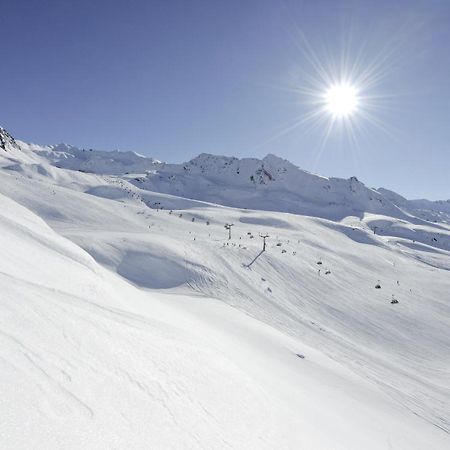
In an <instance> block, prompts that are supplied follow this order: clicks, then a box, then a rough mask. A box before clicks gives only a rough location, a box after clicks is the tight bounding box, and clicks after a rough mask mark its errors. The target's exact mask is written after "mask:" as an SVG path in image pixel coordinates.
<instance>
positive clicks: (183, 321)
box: [0, 130, 450, 450]
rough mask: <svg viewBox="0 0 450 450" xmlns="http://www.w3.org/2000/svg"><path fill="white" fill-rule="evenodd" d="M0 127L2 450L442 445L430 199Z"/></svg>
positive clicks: (449, 324) (447, 339) (441, 253)
mask: <svg viewBox="0 0 450 450" xmlns="http://www.w3.org/2000/svg"><path fill="white" fill-rule="evenodd" d="M0 133H1V136H2V138H1V142H2V145H3V147H2V148H0V245H1V248H2V253H1V255H0V292H1V302H0V337H1V339H2V345H1V346H0V357H1V358H0V373H1V378H2V383H0V395H1V398H2V399H3V401H2V402H1V405H0V411H1V413H2V417H3V418H4V420H3V421H2V433H1V436H0V444H1V447H2V448H12V449H30V448H58V449H60V448H63V449H66V448H87V449H98V448H114V449H116V448H117V449H119V448H124V447H128V448H132V449H141V448H214V449H215V448H238V449H241V448H251V449H274V448H277V449H298V448H307V449H317V450H319V449H320V450H324V449H326V450H329V449H333V450H335V449H336V450H353V449H355V450H356V449H358V450H360V449H362V448H363V449H374V450H375V449H376V450H379V449H392V448H394V449H405V450H414V449H417V450H423V449H434V450H441V449H444V448H447V447H448V446H449V445H450V435H449V432H450V415H449V411H450V402H449V398H450V396H449V393H450V385H449V379H450V359H449V355H450V352H449V349H450V335H449V332H448V330H449V329H450V314H449V313H450V276H449V273H450V246H449V243H450V226H449V224H448V222H446V220H447V218H448V216H446V214H448V209H446V208H447V203H445V202H443V203H442V204H440V203H439V202H426V201H408V200H406V199H404V198H403V197H401V196H398V194H395V193H392V192H390V191H387V190H384V189H378V190H374V189H370V188H367V187H366V186H364V185H363V184H362V183H360V182H359V181H358V180H356V179H354V178H352V179H350V180H341V179H334V178H331V179H328V178H324V177H319V176H317V175H313V174H310V173H308V172H304V171H302V170H300V169H298V168H297V167H295V166H294V165H292V164H290V163H289V162H287V161H284V160H281V159H280V158H277V157H275V156H271V155H269V156H267V157H266V158H264V159H263V160H257V159H241V160H239V159H236V158H226V157H217V156H212V155H205V154H202V155H200V156H199V157H197V158H195V159H193V160H192V161H190V162H188V163H185V164H166V163H162V162H159V161H155V160H152V159H150V158H145V157H142V156H140V155H137V154H135V153H120V152H95V151H89V150H86V151H83V150H80V149H76V148H74V147H70V146H61V145H60V146H55V147H43V146H37V145H33V144H25V143H23V142H21V141H18V140H17V141H15V140H13V138H12V137H11V136H10V135H9V134H7V133H6V132H5V131H4V130H0ZM238 172H239V173H238ZM252 177H253V178H252ZM324 186H325V187H324ZM327 186H330V187H329V188H328V187H327ZM330 203H331V204H330ZM224 205H225V206H224ZM229 206H232V207H229ZM422 214H426V215H427V216H426V218H427V219H430V220H425V217H424V216H422ZM434 220H436V222H434ZM227 223H228V224H233V226H232V229H231V239H228V231H227V230H225V229H224V225H225V224H227ZM264 234H268V235H269V237H268V238H267V239H266V240H267V247H266V250H265V251H264V252H262V251H261V250H262V238H260V235H264ZM434 239H435V240H434ZM394 300H396V301H398V303H395V302H394Z"/></svg>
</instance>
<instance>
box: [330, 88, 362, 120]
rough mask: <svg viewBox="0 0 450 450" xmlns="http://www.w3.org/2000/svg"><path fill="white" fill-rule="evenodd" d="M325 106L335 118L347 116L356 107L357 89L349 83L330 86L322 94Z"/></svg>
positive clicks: (352, 112) (354, 110)
mask: <svg viewBox="0 0 450 450" xmlns="http://www.w3.org/2000/svg"><path fill="white" fill-rule="evenodd" d="M324 100H325V107H326V109H327V111H328V112H329V113H331V114H332V115H333V117H335V118H341V119H344V118H348V117H350V116H351V115H352V114H354V113H355V112H356V110H357V107H358V91H357V89H356V88H355V87H354V86H352V85H351V84H347V83H340V84H335V85H333V86H331V87H330V88H329V89H328V90H327V91H326V92H325V95H324Z"/></svg>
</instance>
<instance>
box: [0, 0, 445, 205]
mask: <svg viewBox="0 0 450 450" xmlns="http://www.w3.org/2000/svg"><path fill="white" fill-rule="evenodd" d="M0 6H1V10H0V14H1V27H0V43H1V50H2V51H1V70H0V86H1V97H0V99H1V100H0V101H1V108H0V124H1V125H2V126H4V127H5V128H7V129H8V130H9V131H10V132H11V133H13V134H14V135H15V136H16V137H18V138H19V139H22V140H25V141H31V142H36V143H40V144H51V143H59V142H67V143H71V144H74V145H77V146H81V147H87V148H98V149H105V150H107V149H123V150H135V151H138V152H140V153H143V154H146V155H150V156H154V157H156V158H159V159H162V160H165V161H171V162H177V161H185V160H188V159H190V158H192V157H193V156H195V155H197V154H198V153H201V152H210V153H216V154H226V155H235V156H239V157H240V156H255V157H262V156H264V155H265V154H267V153H275V154H277V155H279V156H282V157H285V158H287V159H289V160H291V161H292V162H294V163H295V164H297V165H299V166H300V167H302V168H304V169H307V170H311V171H314V172H316V173H320V174H323V175H327V176H341V177H349V176H351V175H356V176H357V177H358V178H359V179H361V180H362V181H364V182H365V183H366V184H367V185H369V186H373V187H379V186H383V187H387V188H390V189H393V190H396V191H397V192H399V193H401V194H403V195H405V196H407V197H409V198H417V197H428V198H431V199H437V198H450V2H449V1H446V0H423V1H414V0H403V1H402V0H397V1H392V0H374V1H362V0H359V1H338V0H327V1H326V0H309V1H300V0H297V1H289V0H283V1H281V0H254V1H253V0H240V1H238V0H236V1H233V0H227V1H225V0H223V1H219V0H209V1H208V0H204V1H198V0H190V1H187V0H178V1H176V0H161V1H152V0H136V1H132V0H127V1H118V0H107V1H104V0H89V1H85V0H78V1H75V0H73V1H67V0H54V1H50V0H40V1H33V0H29V1H25V0H1V2H0ZM300 33H301V34H302V35H303V37H304V39H306V41H307V42H308V45H309V46H310V48H311V49H312V51H313V52H314V54H315V55H317V57H318V58H319V60H320V61H322V62H323V63H324V64H325V65H326V64H327V61H328V62H329V61H331V60H332V59H336V60H338V59H339V56H338V55H340V54H342V51H343V48H344V46H343V42H347V41H348V40H350V42H351V45H350V46H347V47H345V48H349V49H350V50H349V55H348V57H349V60H352V59H354V58H356V56H357V54H358V51H361V52H362V53H361V54H362V61H363V63H364V64H366V63H367V64H370V62H371V61H374V60H376V61H379V56H380V54H381V55H383V54H384V53H386V52H387V51H389V50H390V49H393V51H392V52H390V53H389V56H388V58H387V59H386V61H383V63H382V67H381V69H380V71H381V72H382V73H383V74H384V77H382V79H381V80H379V81H378V82H377V83H376V84H375V85H374V86H373V89H372V94H376V95H377V96H378V95H379V96H383V99H382V100H380V105H381V107H380V108H378V109H377V111H376V114H375V115H376V117H377V120H380V121H381V122H382V123H383V124H384V125H382V126H383V127H384V126H385V125H388V128H389V132H386V131H384V130H382V129H379V128H378V127H377V126H374V125H371V124H370V123H368V122H367V123H366V122H365V123H364V124H362V125H364V132H363V128H361V129H359V125H358V123H357V124H356V125H357V130H356V131H357V135H358V138H357V141H356V144H355V143H352V142H351V141H350V140H349V139H348V138H347V137H346V135H345V134H344V135H343V134H342V133H339V132H338V130H334V131H333V132H332V133H331V135H330V137H329V139H328V140H327V142H326V144H325V145H324V146H322V145H321V142H322V138H323V135H324V133H325V129H324V127H321V126H319V127H318V128H317V129H315V130H313V131H312V132H308V133H307V132H306V131H308V130H307V129H306V128H305V127H302V126H300V127H296V128H294V129H292V130H291V131H290V132H289V133H284V134H283V133H281V134H280V133H279V132H280V130H283V129H285V127H286V126H287V125H288V124H289V123H290V122H292V121H293V120H294V119H295V118H296V117H298V116H302V115H304V114H306V113H308V111H309V108H310V107H309V105H308V103H307V100H308V99H306V98H304V96H303V95H300V94H298V93H296V92H294V91H293V90H291V88H295V87H296V86H297V85H298V86H299V87H302V83H303V82H304V78H303V76H304V75H305V74H307V75H309V76H312V77H314V76H315V75H316V74H315V73H314V70H312V67H311V62H310V61H309V60H308V58H306V55H307V54H308V53H307V52H306V47H305V45H306V44H305V40H303V39H300ZM346 40H347V41H346ZM363 44H364V47H363ZM383 52H384V53H383ZM377 55H378V56H377ZM377 58H378V59H377ZM384 96H385V97H384ZM362 125H361V126H362Z"/></svg>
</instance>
